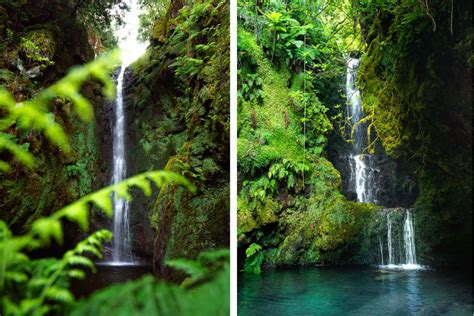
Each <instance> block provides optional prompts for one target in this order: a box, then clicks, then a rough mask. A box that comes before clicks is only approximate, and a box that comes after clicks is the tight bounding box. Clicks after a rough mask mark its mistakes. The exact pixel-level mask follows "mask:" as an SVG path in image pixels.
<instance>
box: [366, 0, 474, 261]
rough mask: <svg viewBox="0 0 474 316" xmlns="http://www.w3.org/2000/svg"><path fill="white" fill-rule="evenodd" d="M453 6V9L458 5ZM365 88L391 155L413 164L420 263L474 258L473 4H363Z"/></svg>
mask: <svg viewBox="0 0 474 316" xmlns="http://www.w3.org/2000/svg"><path fill="white" fill-rule="evenodd" d="M451 4H452V6H451ZM359 6H360V7H363V8H365V10H364V12H365V14H364V15H361V17H360V18H361V23H362V25H363V33H364V37H365V42H366V43H367V49H366V52H365V54H363V56H362V63H361V69H360V72H359V80H358V85H359V87H360V88H361V91H362V100H363V108H364V111H365V112H366V113H368V114H369V115H371V116H372V117H371V119H372V121H373V123H374V125H375V127H376V130H377V134H378V135H379V136H380V139H381V141H382V144H383V146H384V148H385V149H386V150H387V152H388V154H389V155H391V156H393V157H397V158H398V159H402V160H405V161H406V162H407V163H408V164H409V165H410V166H411V172H413V173H414V175H415V178H416V179H417V182H418V186H419V191H420V193H419V196H418V198H417V200H416V203H415V208H416V211H415V221H416V229H417V248H418V254H419V257H420V258H419V259H420V262H423V263H425V264H430V265H434V266H436V265H466V266H469V267H470V266H471V262H472V250H471V249H472V80H471V76H472V74H471V71H472V68H471V67H472V49H471V40H472V34H473V30H472V3H471V2H470V1H454V2H450V1H430V4H429V7H426V6H425V5H423V3H422V2H419V1H414V0H404V1H400V2H398V3H396V4H395V3H394V4H388V3H387V4H382V3H381V4H379V5H373V6H364V4H362V3H359Z"/></svg>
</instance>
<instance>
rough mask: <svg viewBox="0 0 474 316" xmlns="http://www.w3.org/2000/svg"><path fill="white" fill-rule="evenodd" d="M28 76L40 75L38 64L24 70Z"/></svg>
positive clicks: (35, 76)
mask: <svg viewBox="0 0 474 316" xmlns="http://www.w3.org/2000/svg"><path fill="white" fill-rule="evenodd" d="M26 75H27V76H28V78H37V77H40V76H41V75H42V73H41V68H40V66H35V67H33V68H31V69H29V70H27V71H26Z"/></svg>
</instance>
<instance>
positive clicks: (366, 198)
mask: <svg viewBox="0 0 474 316" xmlns="http://www.w3.org/2000/svg"><path fill="white" fill-rule="evenodd" d="M359 62H360V61H359V59H355V58H350V59H349V60H348V62H347V76H346V96H347V111H346V116H347V118H348V120H349V121H350V122H351V128H352V129H353V130H352V131H351V134H352V133H353V135H352V136H353V145H352V151H351V153H350V155H349V165H350V169H351V176H350V181H351V183H352V185H353V188H354V190H355V192H356V194H357V201H358V202H365V203H376V202H377V201H376V198H375V195H374V188H375V180H374V171H375V170H374V169H373V168H372V167H371V161H372V160H373V157H372V156H371V155H368V154H364V146H365V144H366V143H367V131H366V127H365V124H361V123H360V120H361V119H363V117H364V114H363V112H362V106H361V104H362V102H361V97H360V91H359V90H358V89H357V87H356V80H357V70H358V68H359Z"/></svg>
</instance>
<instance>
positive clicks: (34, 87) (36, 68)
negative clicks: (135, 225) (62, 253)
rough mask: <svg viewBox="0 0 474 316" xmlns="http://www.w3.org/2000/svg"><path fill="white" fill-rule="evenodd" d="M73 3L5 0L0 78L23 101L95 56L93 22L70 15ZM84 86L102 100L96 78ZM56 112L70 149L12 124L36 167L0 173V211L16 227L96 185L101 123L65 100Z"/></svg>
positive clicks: (0, 6) (93, 97) (94, 100)
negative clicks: (84, 120) (82, 114)
mask: <svg viewBox="0 0 474 316" xmlns="http://www.w3.org/2000/svg"><path fill="white" fill-rule="evenodd" d="M72 9H73V8H72V7H71V6H70V5H67V4H65V3H63V4H61V3H59V2H57V1H22V2H11V3H9V4H0V36H1V40H0V43H1V44H0V52H1V55H0V84H1V85H2V86H4V87H6V88H7V89H8V90H9V91H11V92H12V93H13V94H14V96H15V98H16V100H17V101H22V100H25V99H27V98H30V97H32V96H33V95H34V94H35V93H36V92H37V91H39V90H40V89H42V88H43V87H46V86H48V85H49V84H51V83H52V82H54V81H55V80H57V79H59V78H61V77H62V76H63V75H64V74H65V73H66V71H67V69H68V68H70V67H72V66H74V65H77V64H83V63H85V62H87V61H89V60H91V59H93V58H94V51H93V50H92V48H91V46H90V45H89V42H88V36H87V29H86V27H85V26H84V25H83V24H82V23H81V22H80V21H78V20H75V19H74V18H73V17H71V16H70V13H71V12H72V11H71V10H72ZM66 16H67V18H66ZM82 93H83V95H85V96H86V97H87V98H88V99H89V100H90V101H91V102H92V103H93V104H98V105H100V104H102V103H103V100H102V97H101V91H100V87H99V86H98V85H96V84H94V83H89V84H87V85H86V86H84V88H83V91H82ZM51 112H52V114H53V115H54V117H55V120H56V121H57V122H59V123H60V124H61V125H62V126H63V128H64V129H65V131H66V133H67V134H68V138H69V141H70V144H71V147H72V151H71V153H69V154H67V155H66V154H64V153H62V152H61V151H60V150H59V149H58V148H57V147H55V146H53V145H51V144H50V143H49V142H48V141H47V140H46V139H45V138H44V136H43V135H41V134H40V133H38V132H28V133H25V132H21V131H19V130H16V129H15V128H14V127H12V128H11V129H10V130H9V131H8V132H9V134H10V135H12V136H11V137H16V138H17V139H18V142H19V143H21V144H23V146H26V147H27V148H28V150H29V151H30V152H31V153H33V154H34V155H35V157H36V161H35V162H36V166H35V168H34V169H33V170H27V169H25V168H23V167H20V166H19V165H16V164H15V163H13V166H14V167H13V168H12V170H11V171H10V172H9V173H7V174H3V175H2V179H1V180H0V209H1V214H2V215H1V217H2V219H3V220H5V221H6V222H7V223H8V224H9V225H11V227H13V228H14V229H15V230H17V231H21V230H23V229H24V228H25V226H26V227H27V226H28V225H29V224H30V223H31V221H32V220H34V219H35V218H37V217H38V216H41V215H47V214H50V213H51V212H53V211H55V210H56V209H58V208H60V207H62V206H64V205H65V204H67V203H69V202H72V201H74V200H76V199H77V198H79V197H80V196H83V195H85V194H87V193H89V192H90V191H91V190H92V189H94V188H96V186H95V176H96V174H97V160H98V156H97V151H96V148H97V144H96V143H97V140H96V134H95V130H96V127H95V123H90V124H85V123H82V122H80V120H79V119H78V118H77V117H76V115H75V113H74V112H73V111H72V110H71V108H70V106H69V104H65V103H64V102H62V101H56V102H55V104H54V105H53V106H52V107H51Z"/></svg>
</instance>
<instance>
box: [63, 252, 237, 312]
mask: <svg viewBox="0 0 474 316" xmlns="http://www.w3.org/2000/svg"><path fill="white" fill-rule="evenodd" d="M228 258H229V250H227V249H222V250H214V251H206V252H202V253H201V254H200V255H199V256H198V259H197V260H184V259H176V260H172V261H168V264H169V265H170V266H172V267H176V268H178V269H180V270H182V271H185V272H187V273H188V274H189V275H190V276H191V279H192V282H185V283H184V284H183V285H182V286H177V285H174V284H167V283H165V282H162V281H156V279H155V278H153V277H152V276H145V277H143V278H141V279H139V280H137V281H132V282H128V283H125V284H120V285H115V286H111V287H108V288H106V289H103V290H100V291H98V292H96V293H94V294H92V296H91V297H90V298H88V299H87V300H82V301H81V302H80V303H79V304H77V305H76V306H75V307H74V308H72V309H71V312H70V315H73V316H82V315H98V316H99V315H110V314H114V313H121V314H127V315H228V314H229V308H230V269H229V264H228ZM204 264H206V266H204Z"/></svg>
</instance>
